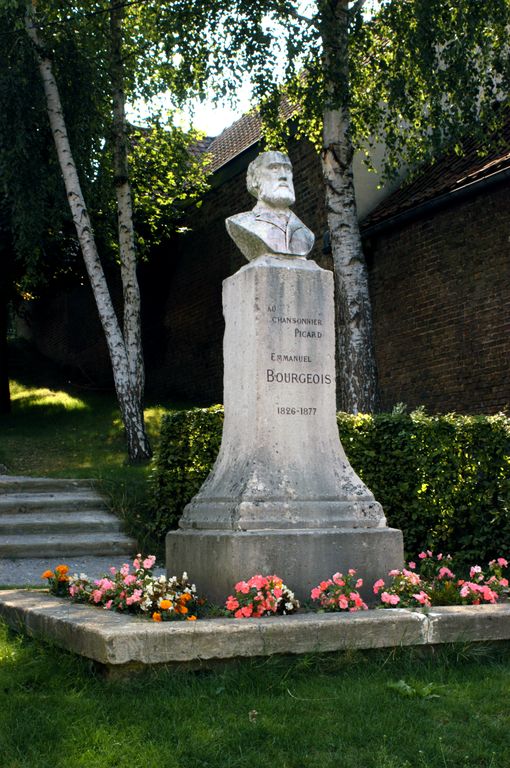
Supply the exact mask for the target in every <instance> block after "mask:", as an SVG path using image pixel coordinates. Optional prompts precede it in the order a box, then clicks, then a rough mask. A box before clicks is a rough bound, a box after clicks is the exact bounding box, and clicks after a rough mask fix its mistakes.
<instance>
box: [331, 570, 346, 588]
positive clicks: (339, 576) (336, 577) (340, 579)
mask: <svg viewBox="0 0 510 768" xmlns="http://www.w3.org/2000/svg"><path fill="white" fill-rule="evenodd" d="M333 581H334V582H335V584H337V586H339V587H343V586H344V585H345V581H344V580H343V574H341V573H335V574H334V575H333Z"/></svg>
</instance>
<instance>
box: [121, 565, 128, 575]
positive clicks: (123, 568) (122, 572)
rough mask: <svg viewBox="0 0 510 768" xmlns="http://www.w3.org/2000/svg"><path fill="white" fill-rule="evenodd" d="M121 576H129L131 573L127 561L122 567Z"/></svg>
mask: <svg viewBox="0 0 510 768" xmlns="http://www.w3.org/2000/svg"><path fill="white" fill-rule="evenodd" d="M120 573H121V576H127V575H128V573H129V565H128V564H127V563H124V565H123V566H122V568H121V569H120Z"/></svg>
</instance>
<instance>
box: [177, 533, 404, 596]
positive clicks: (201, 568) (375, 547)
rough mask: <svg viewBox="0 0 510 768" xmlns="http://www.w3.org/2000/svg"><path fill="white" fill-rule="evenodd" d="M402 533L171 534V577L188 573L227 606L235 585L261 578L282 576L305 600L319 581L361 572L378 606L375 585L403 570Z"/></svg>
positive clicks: (202, 589) (365, 592)
mask: <svg viewBox="0 0 510 768" xmlns="http://www.w3.org/2000/svg"><path fill="white" fill-rule="evenodd" d="M403 560H404V552H403V539H402V532H401V531H399V530H396V529H394V528H328V529H322V530H318V529H303V528H302V529H293V530H288V529H287V530H282V529H280V530H277V529H273V530H258V531H220V530H216V531H212V530H200V531H197V530H180V531H170V533H168V534H167V537H166V563H167V571H168V575H169V576H173V575H180V574H181V573H182V572H183V571H187V572H188V575H189V577H190V579H191V581H192V582H194V583H195V584H196V586H197V590H198V593H199V594H201V595H203V596H205V597H207V598H208V599H209V600H210V601H211V602H213V603H216V604H219V605H221V604H223V603H224V601H225V599H226V598H227V596H228V595H230V594H232V592H233V589H234V584H236V583H237V582H238V581H241V580H246V579H248V578H250V576H254V575H255V574H262V575H264V576H267V575H269V574H276V575H278V576H280V578H281V579H283V581H284V583H285V584H287V586H288V587H289V588H290V589H292V590H293V591H294V593H295V594H296V597H297V598H298V599H299V600H307V599H309V598H310V591H311V590H312V588H313V587H315V586H317V585H318V584H319V582H321V581H324V580H326V579H328V578H330V577H331V576H332V575H333V574H334V573H336V572H337V571H340V572H344V573H345V572H346V571H347V570H348V569H349V568H355V569H356V571H357V574H358V576H360V577H362V578H363V580H364V585H363V588H362V589H361V590H360V591H361V594H362V596H363V597H364V599H365V601H370V602H372V603H373V602H374V595H373V591H372V586H373V583H374V581H376V580H377V579H380V578H385V577H386V576H387V574H388V571H390V570H391V569H392V568H402V566H403Z"/></svg>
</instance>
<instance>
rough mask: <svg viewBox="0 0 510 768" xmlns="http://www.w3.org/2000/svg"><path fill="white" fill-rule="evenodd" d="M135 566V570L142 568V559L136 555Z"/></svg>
mask: <svg viewBox="0 0 510 768" xmlns="http://www.w3.org/2000/svg"><path fill="white" fill-rule="evenodd" d="M133 568H134V569H135V571H138V570H140V560H139V559H138V557H136V558H135V559H134V560H133Z"/></svg>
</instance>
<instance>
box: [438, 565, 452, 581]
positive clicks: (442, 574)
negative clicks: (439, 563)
mask: <svg viewBox="0 0 510 768" xmlns="http://www.w3.org/2000/svg"><path fill="white" fill-rule="evenodd" d="M438 575H439V578H440V579H454V578H455V574H454V573H452V572H451V571H450V569H449V568H447V567H446V566H445V565H444V566H443V567H442V568H440V569H439V574H438Z"/></svg>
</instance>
